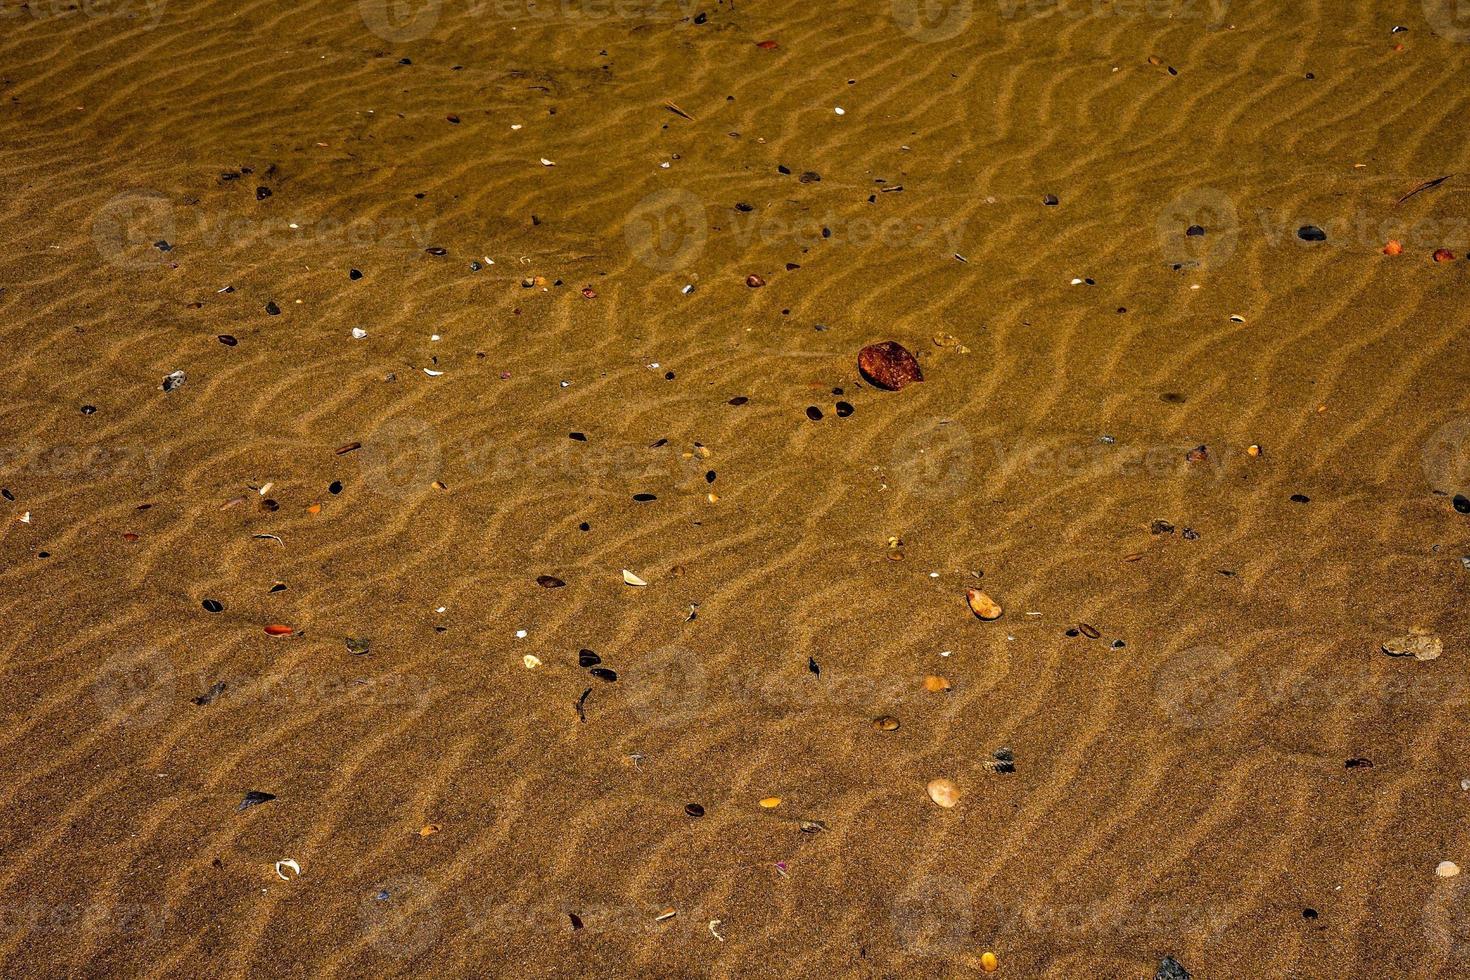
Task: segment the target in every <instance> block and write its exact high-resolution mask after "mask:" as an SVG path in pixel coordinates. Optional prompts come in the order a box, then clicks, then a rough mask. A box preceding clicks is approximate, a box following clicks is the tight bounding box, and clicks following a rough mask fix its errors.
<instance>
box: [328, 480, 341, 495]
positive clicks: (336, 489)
mask: <svg viewBox="0 0 1470 980" xmlns="http://www.w3.org/2000/svg"><path fill="white" fill-rule="evenodd" d="M341 492H342V481H341V480H333V481H332V482H331V483H330V484H328V485H327V493H341Z"/></svg>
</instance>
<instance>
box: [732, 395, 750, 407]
mask: <svg viewBox="0 0 1470 980" xmlns="http://www.w3.org/2000/svg"><path fill="white" fill-rule="evenodd" d="M748 401H750V399H749V398H746V397H745V396H744V395H736V396H735V397H734V398H732V399H730V402H729V403H730V404H731V405H744V404H745V403H746V402H748Z"/></svg>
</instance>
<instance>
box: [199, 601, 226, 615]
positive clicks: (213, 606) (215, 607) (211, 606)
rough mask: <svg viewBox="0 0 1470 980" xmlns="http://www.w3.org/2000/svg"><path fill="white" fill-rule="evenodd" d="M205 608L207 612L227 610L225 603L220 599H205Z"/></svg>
mask: <svg viewBox="0 0 1470 980" xmlns="http://www.w3.org/2000/svg"><path fill="white" fill-rule="evenodd" d="M204 610H205V612H212V613H217V612H224V610H225V604H224V603H222V602H220V601H219V600H218V599H205V600H204Z"/></svg>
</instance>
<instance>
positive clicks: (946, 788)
mask: <svg viewBox="0 0 1470 980" xmlns="http://www.w3.org/2000/svg"><path fill="white" fill-rule="evenodd" d="M926 789H927V790H928V792H929V799H931V800H933V801H934V802H935V803H936V804H938V805H939V806H942V807H944V808H945V809H946V810H948V809H951V808H952V807H953V806H954V805H955V804H956V803H958V802H959V801H960V788H959V787H958V786H956V785H955V784H954V780H952V779H931V780H929V785H928V786H927V787H926Z"/></svg>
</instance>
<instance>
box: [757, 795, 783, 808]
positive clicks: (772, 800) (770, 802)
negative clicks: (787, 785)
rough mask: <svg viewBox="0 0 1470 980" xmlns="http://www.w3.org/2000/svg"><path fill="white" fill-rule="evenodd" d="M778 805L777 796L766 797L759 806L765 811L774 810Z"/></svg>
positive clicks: (778, 798)
mask: <svg viewBox="0 0 1470 980" xmlns="http://www.w3.org/2000/svg"><path fill="white" fill-rule="evenodd" d="M780 805H781V797H779V796H767V797H766V798H765V799H763V800H761V806H762V807H763V808H764V809H767V810H774V809H776V807H778V806H780Z"/></svg>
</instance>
